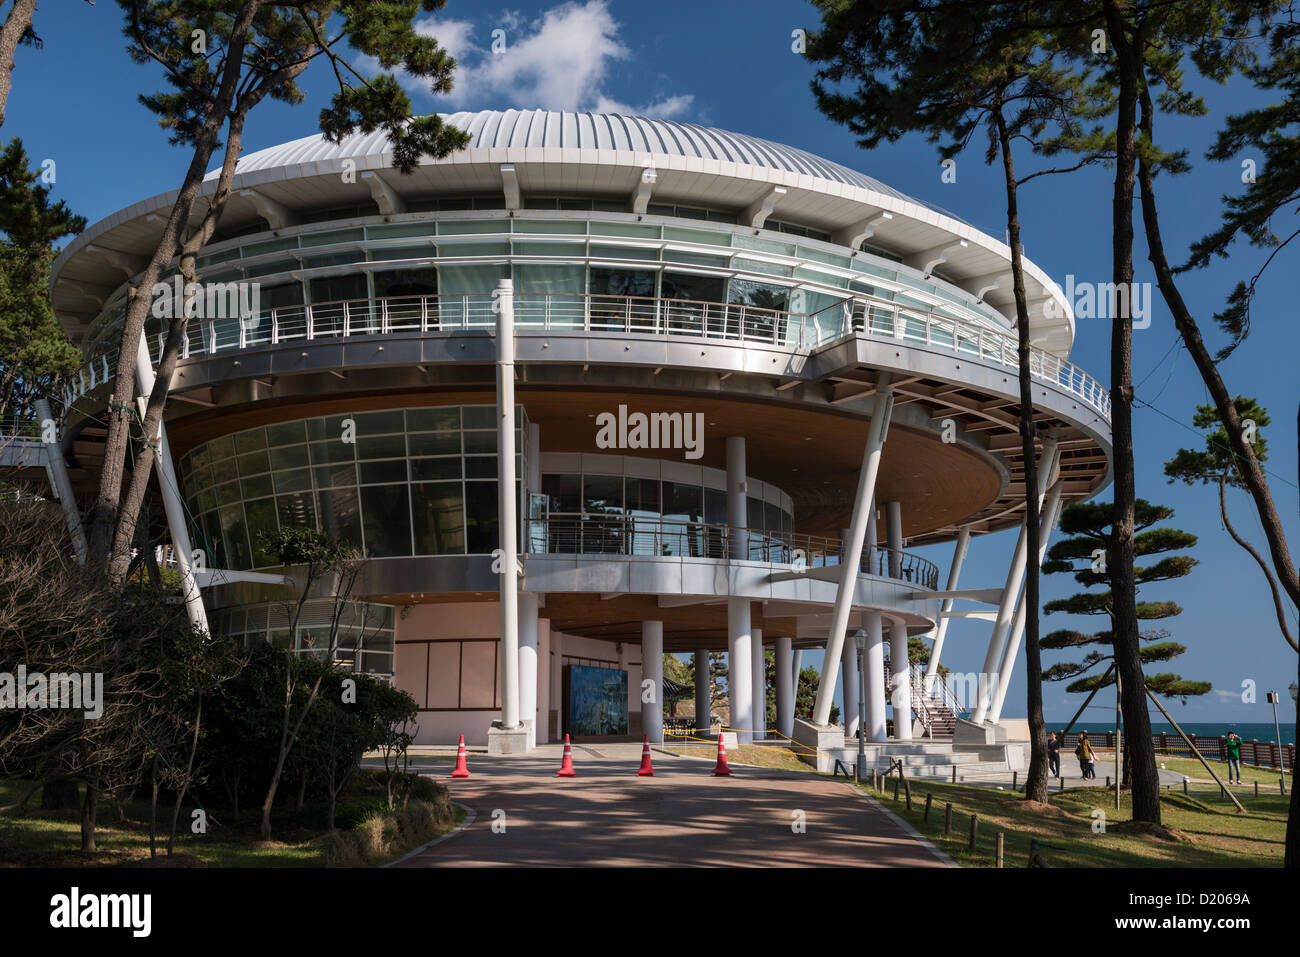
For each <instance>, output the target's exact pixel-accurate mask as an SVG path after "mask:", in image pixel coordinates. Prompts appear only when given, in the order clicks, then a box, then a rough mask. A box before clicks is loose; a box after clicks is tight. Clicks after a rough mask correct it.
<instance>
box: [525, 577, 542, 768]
mask: <svg viewBox="0 0 1300 957" xmlns="http://www.w3.org/2000/svg"><path fill="white" fill-rule="evenodd" d="M537 647H538V643H537V593H536V592H527V591H525V592H520V593H519V719H520V722H521V723H522V724H524V725H525V726H526V727H528V747H529V749H530V750H531V749H532V748H535V747H536V746H537V741H538V738H541V739H542V740H545V738H546V736H545V734H539V733H538V731H537V725H538V723H539V722H540V721H541V720H542V717H541V715H540V714H539V713H538V711H537Z"/></svg>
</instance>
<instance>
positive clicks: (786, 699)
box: [775, 638, 797, 738]
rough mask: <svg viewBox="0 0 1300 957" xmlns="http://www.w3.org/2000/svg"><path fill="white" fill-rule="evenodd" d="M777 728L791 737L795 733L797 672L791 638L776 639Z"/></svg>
mask: <svg viewBox="0 0 1300 957" xmlns="http://www.w3.org/2000/svg"><path fill="white" fill-rule="evenodd" d="M775 654H776V730H777V733H779V734H781V735H783V736H784V737H786V738H789V737H790V736H791V735H793V734H794V682H795V680H796V679H795V675H796V674H797V672H795V671H794V670H793V669H792V668H791V663H792V659H793V658H794V653H793V649H792V648H791V640H790V639H789V638H778V639H776V652H775Z"/></svg>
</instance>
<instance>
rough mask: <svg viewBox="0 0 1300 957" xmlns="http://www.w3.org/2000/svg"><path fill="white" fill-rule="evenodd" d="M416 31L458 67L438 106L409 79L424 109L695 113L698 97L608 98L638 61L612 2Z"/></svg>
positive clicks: (427, 22) (588, 0) (590, 0)
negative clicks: (616, 78)
mask: <svg viewBox="0 0 1300 957" xmlns="http://www.w3.org/2000/svg"><path fill="white" fill-rule="evenodd" d="M416 29H417V30H418V31H419V32H420V33H422V34H424V35H426V36H432V37H435V38H436V39H437V40H438V42H439V43H441V44H442V46H443V47H444V48H445V49H446V50H447V51H448V52H449V53H450V54H451V55H452V56H453V57H455V58H456V63H457V69H456V76H455V88H454V89H453V90H452V92H451V93H450V94H449V95H447V96H445V97H440V98H438V99H437V100H436V101H433V100H432V98H431V97H428V96H427V95H425V90H424V87H423V84H421V83H418V82H416V81H414V80H413V79H412V78H410V77H403V79H402V82H403V85H404V86H406V88H407V89H408V90H409V91H410V92H411V93H412V95H413V96H415V97H416V103H415V106H416V108H417V109H419V108H420V107H421V106H434V107H436V108H437V109H476V108H493V107H495V108H503V107H515V108H519V109H534V108H538V109H548V110H597V111H600V112H618V113H635V114H641V115H645V116H652V117H657V118H661V119H675V118H680V117H682V116H685V115H688V114H689V113H690V112H691V110H692V108H693V106H694V101H695V97H694V96H692V95H691V94H675V95H674V94H668V93H664V92H661V91H655V90H647V91H646V96H645V99H644V101H640V102H639V103H628V102H625V101H623V100H619V99H616V98H614V97H613V96H611V95H609V93H607V92H606V87H607V85H608V84H609V82H610V80H611V78H612V76H613V74H614V71H615V68H616V66H617V64H618V63H619V62H622V61H627V60H628V59H630V57H631V51H630V50H629V49H628V48H627V47H626V46H624V44H623V43H622V42H621V41H620V39H619V25H618V22H617V21H616V20H615V19H614V17H613V15H612V14H611V13H610V11H609V6H608V3H607V2H606V0H585V2H569V3H563V4H561V5H559V6H556V7H552V8H551V9H550V10H547V11H546V12H545V13H543V14H542V15H541V16H540V17H539V18H538V19H535V20H533V21H531V22H528V21H526V20H525V19H524V18H523V17H522V16H521V15H520V14H519V13H517V12H514V11H504V12H502V13H499V14H497V15H496V16H495V17H494V18H493V19H492V20H490V21H480V22H472V21H469V20H454V19H443V18H441V17H427V18H425V19H424V20H421V21H418V22H417V24H416ZM496 31H501V32H496ZM494 32H496V33H495V36H494ZM502 40H504V47H503V48H502ZM494 45H495V46H497V47H498V48H499V49H498V52H493V46H494ZM367 66H373V65H371V64H367ZM421 98H423V99H424V101H425V102H424V103H421V102H420V100H421Z"/></svg>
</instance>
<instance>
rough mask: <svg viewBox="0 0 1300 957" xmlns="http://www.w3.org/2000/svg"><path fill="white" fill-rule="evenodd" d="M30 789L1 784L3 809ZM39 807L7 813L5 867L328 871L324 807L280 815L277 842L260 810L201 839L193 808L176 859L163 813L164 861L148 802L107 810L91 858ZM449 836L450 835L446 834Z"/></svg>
mask: <svg viewBox="0 0 1300 957" xmlns="http://www.w3.org/2000/svg"><path fill="white" fill-rule="evenodd" d="M28 787H30V785H29V784H28V783H27V782H21V781H11V780H0V808H5V807H8V806H10V805H13V804H15V803H16V802H17V801H18V800H20V799H21V797H22V795H23V794H24V793H25V792H26V790H27V789H28ZM382 803H383V801H382V798H378V799H376V798H375V797H374V796H373V795H368V796H367V797H366V798H364V799H361V800H357V799H356V798H354V799H353V801H352V802H351V803H349V802H345V801H341V802H340V805H339V808H338V811H337V815H338V820H339V825H340V827H343V826H345V825H346V824H347V823H348V822H350V821H351V820H354V819H356V818H358V817H359V816H360V815H362V814H363V813H364V812H365V811H366V810H367V809H369V808H371V807H377V806H379V805H381V804H382ZM39 804H40V801H39V795H37V796H36V797H35V798H33V800H32V802H31V805H30V806H29V809H28V811H27V813H26V814H25V815H24V816H22V817H18V816H16V815H14V814H13V813H12V812H11V811H5V812H3V813H0V866H10V867H113V866H144V867H323V866H325V863H326V862H325V857H324V854H325V848H326V845H327V842H328V838H327V836H326V833H325V826H326V823H327V820H326V809H325V806H324V805H323V804H319V803H313V802H308V803H307V804H306V805H304V808H303V812H302V814H301V815H295V814H294V813H293V812H292V810H291V809H286V810H285V811H277V812H276V813H275V814H274V815H273V817H272V824H273V826H274V828H275V839H274V840H272V841H269V842H264V841H261V840H259V839H258V837H257V820H258V811H257V809H256V808H244V809H242V810H243V814H242V819H241V821H240V822H239V824H238V826H236V827H231V826H230V823H231V822H230V819H229V815H228V813H227V812H226V811H225V810H224V809H218V808H210V809H209V811H210V815H211V817H210V826H209V832H208V834H206V835H195V834H191V833H189V829H188V827H187V822H188V821H189V820H190V818H189V814H190V811H191V810H192V806H187V807H186V808H185V809H184V810H183V811H182V813H181V828H180V830H179V832H178V834H177V837H176V846H175V853H174V854H173V856H172V857H171V858H170V859H168V858H167V857H166V853H165V849H166V833H165V832H166V829H167V827H168V824H169V822H170V820H171V817H170V815H171V808H170V805H169V806H167V807H162V806H160V807H159V811H158V819H159V825H158V827H159V831H160V832H162V833H161V835H160V838H159V842H158V857H157V858H150V855H149V805H148V803H147V802H127V803H124V804H123V805H122V814H121V815H120V816H119V814H118V810H117V808H116V807H115V806H114V805H111V804H110V805H103V804H101V805H100V808H99V814H98V821H97V826H96V828H95V842H96V845H97V848H98V850H97V851H96V852H95V853H93V854H83V853H82V852H81V850H80V848H81V822H80V818H79V816H78V815H77V813H76V812H55V811H41V810H40V809H39ZM454 810H455V812H456V817H455V822H454V823H453V824H452V825H451V827H454V826H456V825H457V824H459V823H460V822H461V820H463V819H464V816H465V814H464V811H463V810H462V809H460V808H458V807H456V808H454ZM447 830H450V827H449V828H446V829H444V830H443V831H442V832H440V833H446V831H447ZM435 836H436V835H435ZM431 839H432V838H431V837H430V838H426V839H425V840H431ZM420 843H424V842H423V841H422V842H420ZM413 846H414V845H413ZM413 846H412V847H403V848H401V849H400V850H398V851H396V852H394V854H392V855H391V857H393V858H396V857H400V856H401V855H402V854H404V853H406V852H407V851H410V850H412V849H413Z"/></svg>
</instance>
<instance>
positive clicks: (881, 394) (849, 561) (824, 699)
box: [813, 372, 894, 727]
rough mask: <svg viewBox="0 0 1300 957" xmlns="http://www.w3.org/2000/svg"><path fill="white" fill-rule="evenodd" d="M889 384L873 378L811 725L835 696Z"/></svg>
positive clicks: (821, 720) (889, 403)
mask: <svg viewBox="0 0 1300 957" xmlns="http://www.w3.org/2000/svg"><path fill="white" fill-rule="evenodd" d="M889 382H890V379H889V373H887V372H881V373H880V374H879V375H878V377H877V379H876V401H875V405H874V406H873V407H872V410H871V427H870V429H869V430H868V432H867V445H866V448H865V449H864V450H863V452H862V468H861V470H860V471H859V472H858V490H857V495H856V497H855V498H854V502H853V520H852V521H851V522H850V523H849V543H848V551H847V553H846V554H844V555H841V556H840V569H839V571H840V581H839V588H838V590H837V591H836V593H835V606H834V609H833V610H832V612H831V627H830V632H829V634H828V635H827V637H826V658H825V660H824V661H823V663H822V675H821V683H820V684H819V685H818V688H817V703H816V705H814V707H813V723H814V724H816V725H820V726H822V727H825V726H826V724H827V723H828V722H829V721H830V717H831V699H832V698H833V697H834V694H835V677H834V676H835V664H836V663H837V662H838V661H839V660H840V657H841V656H842V655H843V654H844V631H845V629H846V628H847V627H848V624H849V612H850V610H852V606H853V592H854V587H855V586H856V585H857V582H858V568H859V565H860V563H861V561H862V543H863V542H864V541H865V539H866V537H867V518H868V514H867V513H868V512H869V511H870V506H871V500H872V496H873V495H874V494H875V489H876V476H877V475H878V474H879V473H880V454H881V451H882V450H883V449H884V445H885V436H886V435H887V433H888V427H889V417H890V414H891V413H892V412H893V407H894V393H893V390H892V389H891V388H890V385H889Z"/></svg>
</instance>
